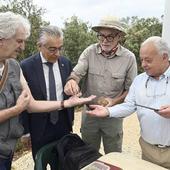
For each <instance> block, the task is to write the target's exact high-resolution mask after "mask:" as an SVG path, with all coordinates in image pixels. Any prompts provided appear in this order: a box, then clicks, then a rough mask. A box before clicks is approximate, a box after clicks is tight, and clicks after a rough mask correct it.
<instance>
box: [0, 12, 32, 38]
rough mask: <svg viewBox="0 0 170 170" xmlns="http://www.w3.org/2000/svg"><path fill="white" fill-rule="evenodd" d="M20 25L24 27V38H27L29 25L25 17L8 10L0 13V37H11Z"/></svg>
mask: <svg viewBox="0 0 170 170" xmlns="http://www.w3.org/2000/svg"><path fill="white" fill-rule="evenodd" d="M21 26H23V27H24V29H25V33H26V38H28V37H29V36H30V30H31V25H30V22H29V21H28V19H27V18H25V17H24V16H22V15H20V14H15V13H13V12H9V11H8V12H2V13H0V39H3V38H4V39H8V38H12V37H13V36H14V35H15V34H16V31H17V29H18V28H19V27H21Z"/></svg>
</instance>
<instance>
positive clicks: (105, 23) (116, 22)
mask: <svg viewBox="0 0 170 170" xmlns="http://www.w3.org/2000/svg"><path fill="white" fill-rule="evenodd" d="M101 28H111V29H114V30H119V31H121V32H122V33H123V34H124V35H125V34H126V31H125V28H124V26H123V23H122V22H121V21H120V19H119V18H117V17H114V16H105V17H103V18H102V19H101V20H100V22H99V24H98V25H96V26H93V27H92V29H93V30H94V31H96V32H98V31H99V30H100V29H101Z"/></svg>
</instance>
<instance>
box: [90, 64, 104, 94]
mask: <svg viewBox="0 0 170 170" xmlns="http://www.w3.org/2000/svg"><path fill="white" fill-rule="evenodd" d="M103 79H104V74H103V73H102V71H101V70H100V68H94V67H92V68H89V72H88V86H89V89H90V90H93V92H94V91H99V90H100V89H102V86H103V85H102V82H103ZM93 94H95V93H93Z"/></svg>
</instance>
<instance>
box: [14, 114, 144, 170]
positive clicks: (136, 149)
mask: <svg viewBox="0 0 170 170" xmlns="http://www.w3.org/2000/svg"><path fill="white" fill-rule="evenodd" d="M80 123H81V114H80V112H77V113H75V124H74V132H75V133H77V134H80ZM123 129H124V136H123V152H124V153H128V154H129V155H132V156H134V157H137V158H140V155H141V150H140V146H139V143H138V139H139V130H140V129H139V122H138V120H137V116H136V114H133V115H131V116H129V117H127V118H125V119H124V125H123ZM101 150H102V147H101ZM13 170H33V160H32V157H31V153H30V152H28V153H26V154H24V155H23V156H22V157H20V158H19V159H17V160H16V161H15V162H13Z"/></svg>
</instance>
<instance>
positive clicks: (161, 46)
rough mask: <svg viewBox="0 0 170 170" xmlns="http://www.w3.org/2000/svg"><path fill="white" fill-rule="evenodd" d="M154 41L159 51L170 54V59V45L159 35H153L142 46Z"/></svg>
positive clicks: (169, 55) (169, 56)
mask: <svg viewBox="0 0 170 170" xmlns="http://www.w3.org/2000/svg"><path fill="white" fill-rule="evenodd" d="M150 42H152V43H153V44H154V45H155V47H156V48H157V50H158V52H159V53H160V54H161V55H163V54H168V58H169V60H170V47H169V46H168V43H167V42H166V41H164V40H163V39H162V38H161V37H159V36H152V37H149V38H148V39H146V40H145V41H144V42H143V43H142V44H141V46H143V45H145V44H147V43H150Z"/></svg>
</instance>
